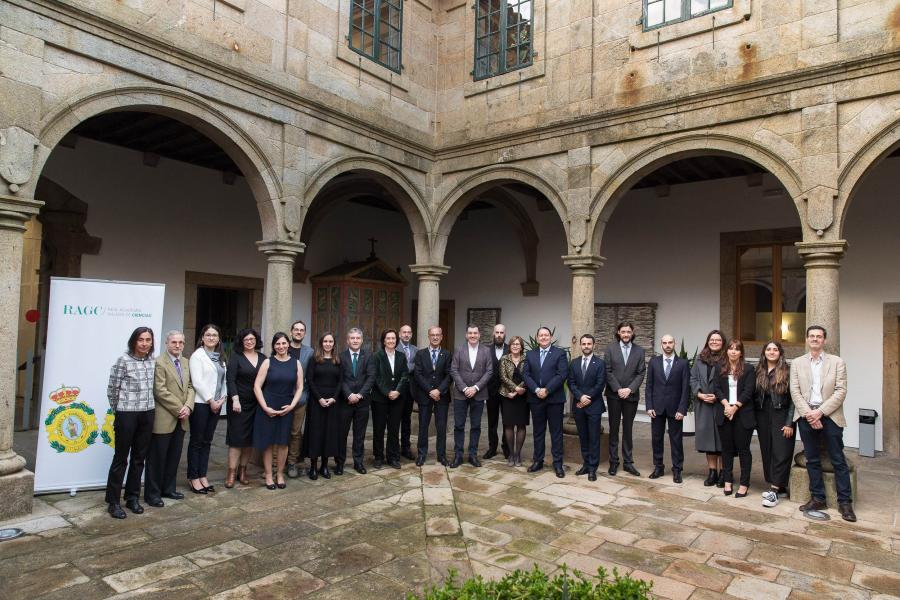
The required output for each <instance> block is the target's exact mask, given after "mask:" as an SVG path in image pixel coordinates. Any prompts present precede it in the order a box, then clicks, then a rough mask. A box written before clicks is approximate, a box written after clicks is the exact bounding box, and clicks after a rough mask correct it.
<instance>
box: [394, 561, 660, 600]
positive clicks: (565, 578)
mask: <svg viewBox="0 0 900 600" xmlns="http://www.w3.org/2000/svg"><path fill="white" fill-rule="evenodd" d="M456 575H457V574H456V572H455V571H453V570H451V571H450V574H449V575H448V576H447V579H446V580H445V581H444V583H443V585H441V586H431V587H430V588H429V589H428V590H427V591H426V592H425V595H424V596H422V597H421V599H419V597H418V596H415V595H414V594H409V595H408V596H407V600H513V599H515V600H647V599H649V598H650V588H651V587H652V583H648V582H646V581H642V580H640V579H632V578H631V577H628V576H627V575H625V576H620V575H619V573H618V571H617V570H615V569H614V570H613V576H612V579H610V578H609V577H608V576H607V573H606V570H605V569H603V568H602V567H601V568H599V569H597V575H596V576H594V577H592V578H588V577H587V576H585V575H584V574H582V573H581V572H580V571H577V570H575V571H573V572H572V573H571V574H570V573H569V571H568V569H567V568H566V566H565V565H563V566H562V568H561V569H560V571H559V573H557V574H556V575H555V576H554V577H553V578H552V579H551V578H550V577H549V576H548V575H547V574H546V573H544V572H543V571H541V570H540V568H538V567H537V565H535V567H534V569H532V570H531V571H521V570H516V571H515V572H513V573H510V574H509V575H507V576H505V577H504V578H503V579H500V580H497V581H494V580H488V581H485V580H484V579H483V578H482V577H481V575H478V576H476V577H473V578H472V579H469V580H468V581H465V582H463V584H462V585H458V584H457V581H456Z"/></svg>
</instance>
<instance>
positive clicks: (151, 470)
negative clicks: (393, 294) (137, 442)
mask: <svg viewBox="0 0 900 600" xmlns="http://www.w3.org/2000/svg"><path fill="white" fill-rule="evenodd" d="M183 445H184V429H182V428H181V425H180V424H176V425H175V430H174V431H172V433H154V434H153V437H152V438H151V440H150V453H149V454H148V455H147V470H146V472H145V474H144V500H146V501H147V502H150V501H151V500H159V499H160V498H161V497H162V495H163V494H172V493H174V492H175V479H176V478H177V477H178V463H180V462H181V449H182V447H183Z"/></svg>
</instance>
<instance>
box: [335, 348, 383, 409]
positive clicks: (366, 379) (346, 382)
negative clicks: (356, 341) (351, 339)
mask: <svg viewBox="0 0 900 600" xmlns="http://www.w3.org/2000/svg"><path fill="white" fill-rule="evenodd" d="M374 385H375V361H374V360H373V359H372V354H371V353H370V352H368V351H367V350H365V349H363V348H360V349H359V358H358V361H357V365H356V377H354V376H353V360H352V358H351V356H350V349H349V348H348V349H346V350H344V351H343V352H341V398H340V402H341V404H347V397H348V396H349V395H350V394H361V395H362V400H360V401H359V402H358V403H357V405H359V404H363V405H365V404H368V402H369V396H370V394H371V393H372V387H373V386H374Z"/></svg>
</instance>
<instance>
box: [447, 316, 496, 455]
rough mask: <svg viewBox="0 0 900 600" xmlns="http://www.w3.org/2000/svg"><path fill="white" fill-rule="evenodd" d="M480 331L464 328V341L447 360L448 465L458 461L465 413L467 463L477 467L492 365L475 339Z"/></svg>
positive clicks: (463, 436) (489, 353) (463, 434)
mask: <svg viewBox="0 0 900 600" xmlns="http://www.w3.org/2000/svg"><path fill="white" fill-rule="evenodd" d="M480 338H481V331H480V330H479V329H478V326H477V325H469V326H468V327H466V343H465V344H464V345H463V346H462V347H460V348H457V349H456V351H455V352H454V353H453V359H452V361H451V362H450V378H451V379H453V385H451V386H450V397H451V398H453V452H454V457H453V462H451V463H450V468H452V469H455V468H456V467H458V466H459V465H461V464H462V457H463V447H464V446H465V437H466V415H467V414H468V416H469V464H471V465H472V466H473V467H480V466H481V461H479V460H478V438H479V437H480V436H481V413H482V411H483V410H484V401H485V400H486V399H487V397H488V388H487V386H488V382H489V381H490V380H491V374H492V373H493V369H494V367H493V365H492V361H491V351H490V350H489V349H488V347H487V346H482V345H481V343H480V342H479V340H480Z"/></svg>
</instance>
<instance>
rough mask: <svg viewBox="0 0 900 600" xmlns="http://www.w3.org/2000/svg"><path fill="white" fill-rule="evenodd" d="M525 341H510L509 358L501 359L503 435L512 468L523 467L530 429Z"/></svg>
mask: <svg viewBox="0 0 900 600" xmlns="http://www.w3.org/2000/svg"><path fill="white" fill-rule="evenodd" d="M524 367H525V341H524V340H523V339H522V337H521V336H518V335H517V336H513V338H512V339H511V340H510V341H509V354H506V355H504V356H503V358H501V359H500V364H499V367H498V368H499V369H500V396H501V398H502V399H501V402H500V411H501V413H502V414H503V435H504V437H506V445H507V446H508V447H509V460H508V461H507V463H506V464H507V465H508V466H510V467H513V466H515V467H521V466H522V446H523V445H524V444H525V434H526V430H527V428H528V400H527V399H526V397H525V391H526V390H525V380H524V379H523V378H522V369H523V368H524Z"/></svg>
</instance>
